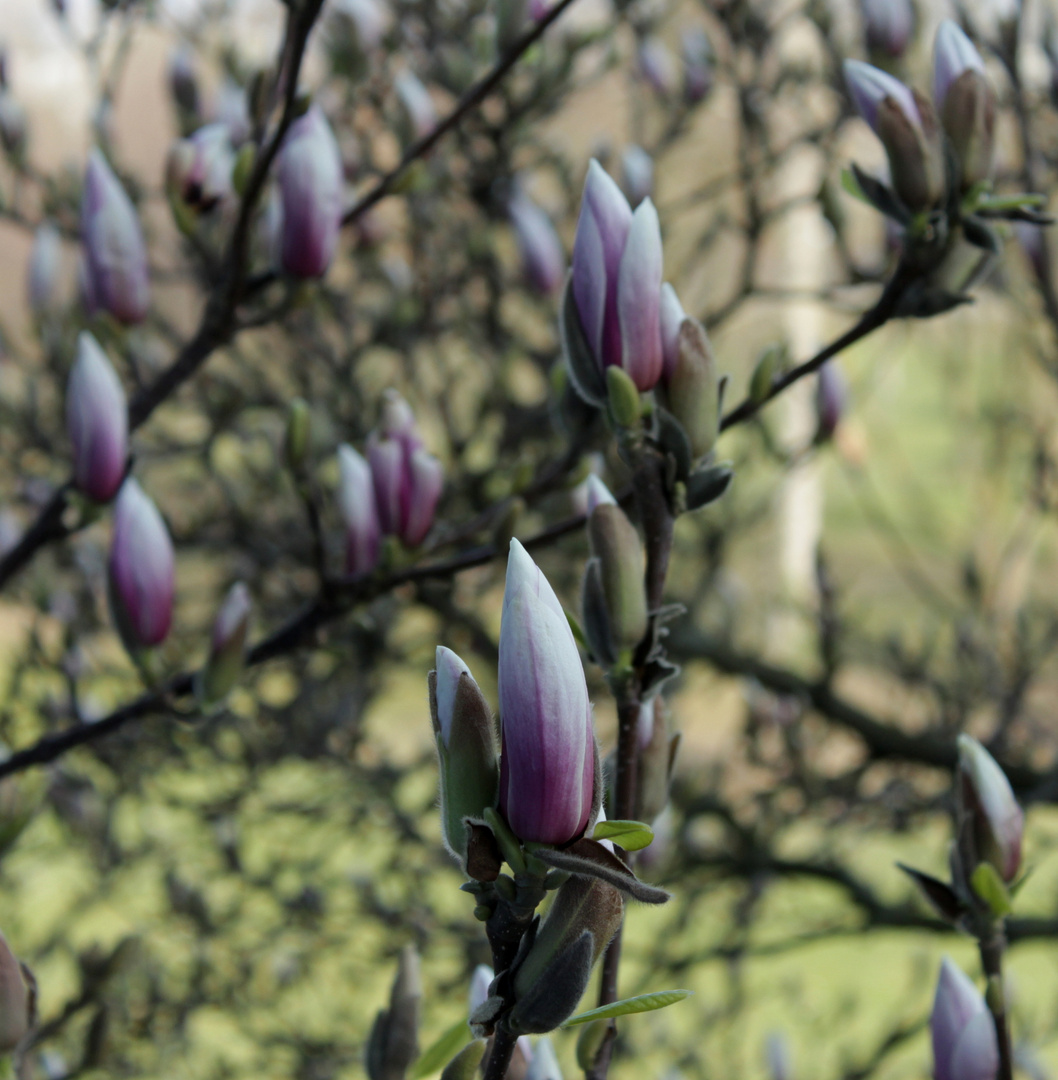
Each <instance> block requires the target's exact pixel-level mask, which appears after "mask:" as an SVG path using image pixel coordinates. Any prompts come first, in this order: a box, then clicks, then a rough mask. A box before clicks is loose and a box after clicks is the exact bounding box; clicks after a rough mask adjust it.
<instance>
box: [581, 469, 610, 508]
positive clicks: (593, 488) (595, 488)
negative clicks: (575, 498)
mask: <svg viewBox="0 0 1058 1080" xmlns="http://www.w3.org/2000/svg"><path fill="white" fill-rule="evenodd" d="M584 483H585V484H586V485H587V487H586V491H587V499H586V501H585V504H584V505H585V514H586V516H587V517H591V515H592V514H594V513H595V510H596V508H597V507H600V506H616V505H617V500H616V499H615V498H614V497H613V495H612V494H611V493H610V489H609V488H608V487H607V486H606V485H605V484H604V483H603V482H602V481H601V480H600V479H599V478H598V477H597V476H596V475H595V474H594V473H592V474H591V475H589V477H588V479H587V480H585V481H584Z"/></svg>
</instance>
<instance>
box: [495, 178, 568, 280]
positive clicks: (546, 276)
mask: <svg viewBox="0 0 1058 1080" xmlns="http://www.w3.org/2000/svg"><path fill="white" fill-rule="evenodd" d="M507 214H508V216H509V217H510V221H511V225H512V226H513V227H514V232H515V235H516V236H517V238H518V247H519V249H520V251H521V254H522V265H523V267H524V271H525V277H526V279H527V281H528V282H529V284H530V285H531V286H532V287H533V288H534V289H535V290H536V291H537V292H540V293H544V294H545V295H546V294H549V293H553V292H556V291H557V290H558V288H559V286H560V285H561V284H562V281H563V279H564V278H565V276H566V253H565V252H564V251H563V250H562V241H561V240H559V238H558V233H556V232H555V226H554V225H552V223H551V219H550V218H549V217H548V216H547V214H545V213H544V211H543V210H541V209H540V207H539V206H537V205H536V203H534V202H533V200H532V199H530V198H529V197H528V196H527V195H523V194H521V193H519V194H517V195H515V196H514V198H513V199H511V201H510V203H509V204H508V206H507Z"/></svg>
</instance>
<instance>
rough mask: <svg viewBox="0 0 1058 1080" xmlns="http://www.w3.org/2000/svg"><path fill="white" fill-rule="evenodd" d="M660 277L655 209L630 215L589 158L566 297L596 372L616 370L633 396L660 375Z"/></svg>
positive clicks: (644, 207)
mask: <svg viewBox="0 0 1058 1080" xmlns="http://www.w3.org/2000/svg"><path fill="white" fill-rule="evenodd" d="M661 276H662V250H661V228H660V225H659V222H658V215H657V210H655V208H654V204H653V203H652V202H651V201H650V199H645V200H644V201H643V202H642V203H640V205H639V207H638V208H637V209H636V211H635V213H634V214H633V213H632V210H631V207H630V206H629V205H628V200H627V199H626V198H625V197H624V195H622V194H621V190H620V188H618V186H617V185H616V184H615V183H614V181H613V180H612V179H611V178H610V176H608V175H607V173H606V172H605V170H604V169H603V168H602V166H601V165H599V163H598V162H597V161H595V160H594V159H593V160H592V162H591V165H590V166H589V168H588V177H587V180H586V181H585V184H584V196H583V199H582V201H581V210H580V217H579V219H578V221H577V233H576V237H575V239H574V242H573V275H572V290H573V299H574V302H575V304H576V308H577V314H578V315H579V318H580V324H581V329H582V330H583V332H584V338H585V340H586V341H587V344H588V347H589V348H590V350H591V352H592V355H593V357H594V359H595V362H596V365H597V367H598V370H599V371H600V372H602V373H604V372H605V369H606V368H608V367H610V366H614V365H616V366H619V367H621V368H623V369H624V371H625V373H626V374H627V375H628V376H629V377H630V378H631V379H632V381H633V382H634V383H635V385H636V387H637V389H639V390H640V391H646V390H650V389H652V388H653V387H654V385H655V384H656V383H657V381H658V379H659V378H660V377H661V371H662V344H661ZM570 370H571V374H572V375H573V377H574V382H575V383H576V382H577V377H576V371H575V370H574V368H572V367H571V369H570ZM582 396H586V397H589V400H590V394H583V395H582Z"/></svg>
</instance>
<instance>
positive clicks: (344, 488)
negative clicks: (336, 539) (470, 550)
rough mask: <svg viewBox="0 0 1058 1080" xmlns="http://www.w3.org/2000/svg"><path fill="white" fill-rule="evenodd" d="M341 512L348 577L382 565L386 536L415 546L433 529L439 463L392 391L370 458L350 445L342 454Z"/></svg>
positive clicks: (440, 480) (384, 404)
mask: <svg viewBox="0 0 1058 1080" xmlns="http://www.w3.org/2000/svg"><path fill="white" fill-rule="evenodd" d="M338 463H339V468H340V472H341V479H340V484H339V496H338V502H339V509H340V511H341V515H342V521H343V524H344V526H345V538H346V545H345V547H346V566H345V568H346V573H347V574H350V575H351V576H353V577H362V576H363V575H365V574H369V573H371V571H372V570H374V569H375V567H376V566H377V565H378V560H379V555H380V553H381V547H382V538H383V537H384V536H394V537H396V538H397V539H399V540H400V542H401V543H402V544H404V546H405V547H408V548H416V547H418V546H419V545H420V544H421V543H422V542H423V541H424V540H425V539H426V536H427V534H428V533H429V531H430V529H431V528H432V527H433V522H434V516H435V514H436V511H437V502H438V500H439V499H440V497H441V489H442V487H443V486H444V471H443V469H442V467H441V463H440V461H438V460H437V458H436V457H434V456H433V454H431V453H430V452H429V451H428V450H427V449H426V447H425V446H424V445H423V440H422V436H421V435H420V434H419V428H418V425H417V424H416V422H415V416H414V414H413V413H412V411H411V408H410V407H409V406H408V403H407V402H406V401H405V400H404V399H403V398H402V397H401V396H400V395H399V394H398V393H397V392H396V391H395V390H388V391H387V392H386V394H385V396H384V398H383V402H382V415H381V418H380V420H379V425H378V427H377V428H376V429H375V430H374V431H373V432H372V433H371V434H370V435H369V436H368V440H367V459H366V460H365V459H364V457H363V456H362V455H361V454H359V453H358V452H357V451H356V450H354V449H353V448H352V447H351V446H348V445H343V446H341V447H340V448H339V451H338Z"/></svg>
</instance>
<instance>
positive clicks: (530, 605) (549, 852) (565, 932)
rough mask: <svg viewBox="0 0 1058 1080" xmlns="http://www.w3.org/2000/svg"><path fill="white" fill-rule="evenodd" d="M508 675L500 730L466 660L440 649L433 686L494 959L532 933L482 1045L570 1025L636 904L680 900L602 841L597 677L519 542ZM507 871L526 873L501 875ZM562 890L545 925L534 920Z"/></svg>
mask: <svg viewBox="0 0 1058 1080" xmlns="http://www.w3.org/2000/svg"><path fill="white" fill-rule="evenodd" d="M498 674H499V678H498V682H499V702H500V710H499V711H500V723H499V730H498V731H497V729H496V726H495V724H494V722H493V719H492V714H491V711H490V709H489V706H488V703H487V701H486V700H485V697H484V695H483V694H482V693H481V691H480V689H479V688H478V686H477V684H476V683H475V681H474V678H473V676H472V675H471V673H470V670H469V668H468V667H467V665H466V664H465V663H464V662H463V661H462V660H461V659H460V658H459V657H458V656H456V654H455V653H453V652H451V651H450V650H448V649H444V648H441V649H438V651H437V669H436V670H435V671H434V672H431V674H430V678H429V685H430V706H431V716H432V721H433V729H434V735H435V738H436V741H437V748H438V755H439V757H440V763H441V803H442V821H443V825H444V835H445V842H446V845H447V846H448V848H449V849H450V850H451V852H452V854H453V855H454V856H455V857H456V858H457V860H458V861H459V863H460V865H461V866H462V868H463V869H464V871H465V872H466V873H467V875H468V876H469V877H470V878H471V879H472V882H471V883H470V884H468V886H466V888H468V889H470V891H472V892H474V893H475V895H476V897H477V900H478V907H477V909H476V911H475V914H477V915H478V916H479V918H481V919H482V920H483V921H485V922H486V923H487V924H488V926H489V927H490V940H492V941H493V945H494V949H495V947H496V946H495V942H496V940H497V938H498V937H502V936H503V934H504V933H510V930H511V927H512V926H514V927H517V928H518V929H517V933H516V936H515V938H514V940H513V941H511V942H510V946H511V947H510V948H509V949H508V950H506V953H503V952H501V953H497V955H498V956H500V957H501V958H504V957H505V960H506V964H507V966H506V967H505V968H503V970H500V971H499V972H498V974H497V975H496V977H495V978H494V979H492V980H491V981H490V982H489V985H488V987H487V989H486V991H485V993H484V994H483V995H479V996H480V998H481V1000H480V1001H479V1002H478V1003H477V1005H476V1007H475V1009H474V1011H473V1014H472V1016H471V1027H472V1029H473V1030H474V1032H475V1034H476V1035H477V1036H478V1037H481V1038H484V1037H486V1036H488V1035H491V1034H492V1033H493V1032H494V1031H495V1030H496V1028H497V1027H503V1028H504V1030H506V1031H508V1032H510V1033H512V1034H515V1035H525V1034H537V1033H542V1032H545V1031H551V1030H553V1029H554V1028H556V1027H558V1026H559V1025H560V1024H561V1023H563V1022H564V1021H565V1020H566V1019H567V1018H568V1017H569V1015H570V1014H571V1013H572V1012H573V1010H574V1009H575V1008H576V1006H577V1004H578V1002H579V1001H580V998H581V996H582V995H583V993H584V991H585V989H586V987H587V984H588V980H589V978H590V975H591V971H592V967H593V966H594V964H595V962H596V960H597V959H598V957H599V956H600V955H601V953H602V951H603V950H604V949H605V948H606V945H607V944H608V943H609V941H610V939H611V937H612V936H613V934H614V933H615V932H616V930H617V928H618V926H619V925H620V921H621V917H622V913H623V908H624V899H623V896H624V894H625V893H629V894H631V895H633V896H636V897H638V898H639V899H643V900H646V901H648V902H654V903H660V902H663V901H664V900H665V899H667V894H665V893H663V892H662V891H661V890H657V889H653V888H652V887H650V886H646V885H643V884H642V883H641V882H639V881H638V880H637V879H636V878H635V876H634V875H633V874H632V872H631V870H629V868H628V867H627V866H626V865H625V864H624V863H623V862H622V861H621V860H620V859H619V858H618V857H617V855H616V854H614V852H613V850H612V845H604V844H603V843H601V842H599V841H597V840H594V839H592V838H591V836H590V833H591V831H592V830H593V829H594V828H595V825H596V823H597V822H598V821H599V820H600V818H601V816H602V807H601V781H602V775H601V769H600V766H599V756H598V748H597V745H596V742H595V735H594V731H593V727H592V717H591V703H590V701H589V699H588V689H587V684H586V682H585V677H584V669H583V667H582V665H581V660H580V655H579V653H578V651H577V645H576V641H575V639H574V637H573V632H572V630H571V628H570V624H569V620H568V619H567V617H566V614H565V612H564V611H563V609H562V605H561V604H560V603H559V600H558V597H557V596H556V595H555V592H554V590H553V589H552V588H551V585H550V584H549V582H548V581H547V579H546V578H545V577H544V575H543V573H542V572H541V571H540V569H539V567H537V566H536V564H535V563H534V562H533V560H532V558H530V556H529V554H528V552H526V550H525V549H524V548H523V547H522V545H521V544H519V543H518V541H517V540H512V541H511V550H510V557H509V559H508V563H507V580H506V586H505V590H504V598H503V611H502V616H501V622H500V643H499V673H498ZM497 743H498V744H499V747H500V753H499V754H497ZM504 861H506V862H507V863H508V864H509V865H510V867H511V869H512V871H513V876H507V875H505V874H502V873H501V867H502V865H503V862H504ZM549 868H550V869H549ZM556 871H557V873H556ZM555 889H557V895H556V897H555V900H554V902H553V904H552V905H551V908H550V911H549V913H548V916H547V918H546V920H545V921H544V922H543V924H539V923H538V922H537V921H536V920H534V918H533V912H534V910H535V908H536V907H537V905H538V904H539V903H540V901H541V900H542V899H543V898H544V896H545V895H546V893H547V891H549V890H555Z"/></svg>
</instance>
